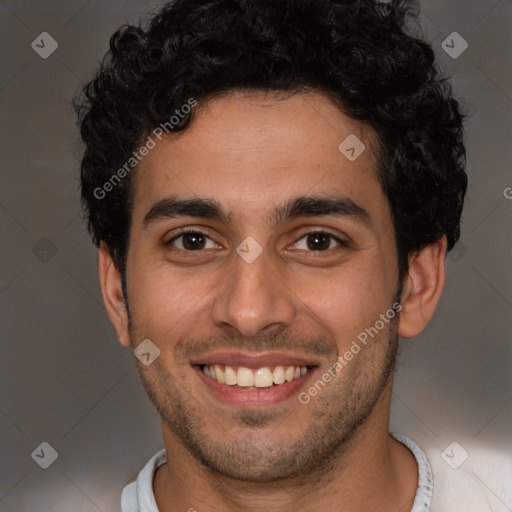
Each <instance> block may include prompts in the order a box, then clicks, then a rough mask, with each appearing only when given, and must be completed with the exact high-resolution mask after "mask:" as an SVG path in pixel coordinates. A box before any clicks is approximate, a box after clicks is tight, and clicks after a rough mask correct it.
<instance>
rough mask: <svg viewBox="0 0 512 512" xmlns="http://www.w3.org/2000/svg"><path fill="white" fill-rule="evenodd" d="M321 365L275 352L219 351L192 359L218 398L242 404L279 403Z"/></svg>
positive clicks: (211, 391) (295, 390)
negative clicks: (234, 352) (237, 352)
mask: <svg viewBox="0 0 512 512" xmlns="http://www.w3.org/2000/svg"><path fill="white" fill-rule="evenodd" d="M318 367H319V365H318V364H314V362H312V361H306V360H304V359H300V358H296V357H290V356H284V355H283V356H281V357H280V356H279V355H278V354H271V355H266V356H252V355H241V354H224V355H223V354H216V355H213V356H209V357H205V358H203V360H202V361H192V368H193V369H194V370H195V372H196V374H197V376H198V377H199V378H200V379H201V381H202V382H203V383H204V384H205V385H206V387H207V389H208V390H209V392H210V393H211V394H212V395H213V397H214V398H216V399H217V400H219V401H221V402H223V403H227V404H230V405H235V406H237V407H239V408H258V407H267V406H271V405H275V404H277V403H279V402H283V401H285V400H287V399H290V398H292V397H293V396H295V395H296V394H298V392H299V391H300V388H302V387H303V386H304V385H305V384H306V382H307V381H308V380H309V379H310V378H311V376H312V374H313V373H315V371H316V370H317V369H318Z"/></svg>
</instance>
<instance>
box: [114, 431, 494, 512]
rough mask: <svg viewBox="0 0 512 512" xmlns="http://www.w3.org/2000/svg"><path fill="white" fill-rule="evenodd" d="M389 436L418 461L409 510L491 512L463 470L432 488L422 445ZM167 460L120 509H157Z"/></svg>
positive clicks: (151, 467)
mask: <svg viewBox="0 0 512 512" xmlns="http://www.w3.org/2000/svg"><path fill="white" fill-rule="evenodd" d="M391 435H392V436H393V437H394V438H395V439H396V440H397V441H400V442H401V443H403V444H404V445H405V446H407V448H409V450H411V452H412V453H413V454H414V457H415V458H416V462H417V464H418V473H419V477H418V488H417V490H416V497H415V499H414V504H413V507H412V509H411V510H410V512H494V510H493V508H491V506H490V504H489V502H488V500H487V499H486V497H485V494H484V493H483V492H482V491H481V488H480V486H479V485H478V482H477V481H476V479H474V478H473V477H472V476H471V475H470V474H469V473H466V472H464V471H461V470H451V468H448V469H449V470H450V471H451V472H450V473H447V474H446V475H442V476H441V475H439V474H436V482H435V483H436V489H435V491H434V477H433V476H432V469H431V467H430V463H429V461H428V459H427V456H426V455H425V454H424V453H423V451H422V450H421V448H420V447H419V446H418V445H417V444H416V443H414V442H413V441H411V440H410V439H409V438H408V437H406V436H404V435H402V434H396V433H391ZM166 462H167V455H166V451H165V448H164V449H162V450H160V451H159V452H157V453H155V455H153V457H151V459H149V461H148V462H147V463H146V465H145V466H144V468H142V470H141V471H140V473H139V475H138V477H137V480H134V481H133V482H131V483H130V484H128V485H127V486H126V487H125V488H124V489H123V494H122V496H121V512H159V510H158V507H157V506H156V501H155V495H154V493H153V477H154V475H155V472H156V470H157V469H158V468H159V467H160V466H161V465H163V464H165V463H166ZM446 476H447V477H448V478H445V477H446ZM403 512H405V511H403Z"/></svg>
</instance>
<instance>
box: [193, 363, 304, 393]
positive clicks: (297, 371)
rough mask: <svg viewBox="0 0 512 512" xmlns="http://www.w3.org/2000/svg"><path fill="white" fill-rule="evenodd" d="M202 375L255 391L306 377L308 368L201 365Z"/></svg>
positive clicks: (222, 382)
mask: <svg viewBox="0 0 512 512" xmlns="http://www.w3.org/2000/svg"><path fill="white" fill-rule="evenodd" d="M201 367H202V368H201V369H202V371H203V373H204V374H205V375H206V376H208V377H210V379H213V380H215V381H217V382H220V383H221V384H226V385H228V386H234V387H237V388H245V389H256V388H269V387H274V386H280V385H281V384H284V383H285V382H291V381H292V380H295V379H298V378H299V377H301V376H303V375H306V373H308V371H309V370H311V369H312V367H310V366H282V365H280V366H276V367H274V368H272V367H269V366H264V367H262V368H258V369H252V368H246V367H244V366H239V367H236V366H235V367H233V366H229V365H219V364H215V365H209V364H205V365H201Z"/></svg>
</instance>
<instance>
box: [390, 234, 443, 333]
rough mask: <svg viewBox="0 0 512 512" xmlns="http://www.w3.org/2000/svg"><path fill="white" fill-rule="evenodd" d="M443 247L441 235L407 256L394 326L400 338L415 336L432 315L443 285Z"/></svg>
mask: <svg viewBox="0 0 512 512" xmlns="http://www.w3.org/2000/svg"><path fill="white" fill-rule="evenodd" d="M446 246H447V242H446V236H443V237H442V238H440V239H439V240H437V241H435V242H434V243H432V244H429V245H427V246H426V247H425V248H423V249H422V250H421V251H418V252H417V253H415V254H414V255H413V256H411V257H410V259H409V272H408V275H407V278H406V280H405V283H404V288H403V291H402V298H401V304H402V310H401V311H400V323H399V327H398V333H399V334H400V336H403V337H404V338H412V337H414V336H417V335H418V334H419V333H420V332H421V331H423V329H424V328H425V327H426V326H427V324H428V323H429V322H430V319H431V318H432V316H433V315H434V312H435V310H436V307H437V304H438V302H439V299H440V297H441V293H442V292H443V288H444V280H445V269H444V261H445V257H446Z"/></svg>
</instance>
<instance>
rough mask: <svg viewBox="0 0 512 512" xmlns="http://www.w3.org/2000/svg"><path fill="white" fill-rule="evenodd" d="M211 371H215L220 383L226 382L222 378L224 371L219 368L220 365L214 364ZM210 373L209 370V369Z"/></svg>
mask: <svg viewBox="0 0 512 512" xmlns="http://www.w3.org/2000/svg"><path fill="white" fill-rule="evenodd" d="M213 371H214V372H215V377H216V379H217V381H218V382H220V383H221V384H224V382H226V379H225V378H224V372H223V371H222V370H221V368H220V365H218V364H216V365H214V366H213ZM210 373H211V370H210Z"/></svg>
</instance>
